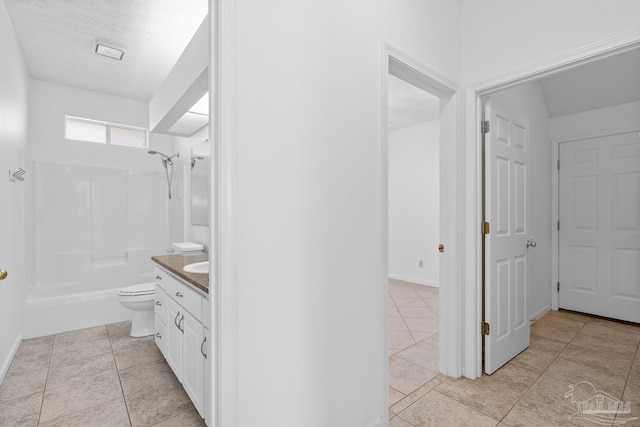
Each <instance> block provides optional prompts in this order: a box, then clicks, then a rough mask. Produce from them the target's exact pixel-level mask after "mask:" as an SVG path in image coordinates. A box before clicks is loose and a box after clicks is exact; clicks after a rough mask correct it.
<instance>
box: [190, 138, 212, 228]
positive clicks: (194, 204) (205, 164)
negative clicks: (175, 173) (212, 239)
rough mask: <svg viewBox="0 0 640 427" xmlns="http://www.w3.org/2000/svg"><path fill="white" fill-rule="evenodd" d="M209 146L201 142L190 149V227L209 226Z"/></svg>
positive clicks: (207, 143) (206, 142)
mask: <svg viewBox="0 0 640 427" xmlns="http://www.w3.org/2000/svg"><path fill="white" fill-rule="evenodd" d="M210 157H211V145H210V144H209V140H206V141H202V142H200V143H198V144H196V145H194V146H193V148H192V149H191V225H202V226H208V225H209V199H210V197H209V173H210V170H211V161H210Z"/></svg>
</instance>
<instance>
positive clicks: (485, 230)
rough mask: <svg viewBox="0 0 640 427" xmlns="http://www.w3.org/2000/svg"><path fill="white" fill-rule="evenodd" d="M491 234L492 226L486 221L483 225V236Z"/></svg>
mask: <svg viewBox="0 0 640 427" xmlns="http://www.w3.org/2000/svg"><path fill="white" fill-rule="evenodd" d="M489 233H491V224H490V223H489V221H485V222H483V223H482V234H489Z"/></svg>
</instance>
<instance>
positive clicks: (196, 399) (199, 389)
mask: <svg viewBox="0 0 640 427" xmlns="http://www.w3.org/2000/svg"><path fill="white" fill-rule="evenodd" d="M181 317H182V315H181ZM182 329H183V330H184V363H183V365H182V366H183V369H184V370H183V376H182V386H183V387H184V389H185V390H186V392H187V394H188V395H189V397H190V398H191V400H192V401H193V405H194V406H195V407H196V409H197V410H198V412H199V413H200V416H204V381H205V377H204V365H205V361H206V360H207V351H208V350H207V344H208V343H207V342H206V340H205V335H204V327H203V326H202V323H200V322H198V321H197V320H196V319H195V318H194V317H193V316H191V315H190V314H189V313H188V312H185V313H184V321H183V323H182Z"/></svg>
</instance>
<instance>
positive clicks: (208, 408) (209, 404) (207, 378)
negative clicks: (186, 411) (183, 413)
mask: <svg viewBox="0 0 640 427" xmlns="http://www.w3.org/2000/svg"><path fill="white" fill-rule="evenodd" d="M204 337H205V339H206V341H205V345H204V348H205V350H204V352H205V354H206V355H207V357H206V360H205V361H204V422H205V424H206V425H208V426H212V425H213V424H212V422H211V418H212V413H211V412H212V410H213V399H212V394H211V390H212V387H211V363H212V362H211V356H209V355H210V354H211V350H210V348H211V332H209V329H207V328H206V327H205V328H204Z"/></svg>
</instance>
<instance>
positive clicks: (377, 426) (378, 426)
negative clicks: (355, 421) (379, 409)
mask: <svg viewBox="0 0 640 427" xmlns="http://www.w3.org/2000/svg"><path fill="white" fill-rule="evenodd" d="M382 425H383V424H382V417H378V418H376V419H375V420H373V421H371V422H370V423H369V424H367V425H366V426H365V427H382Z"/></svg>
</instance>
